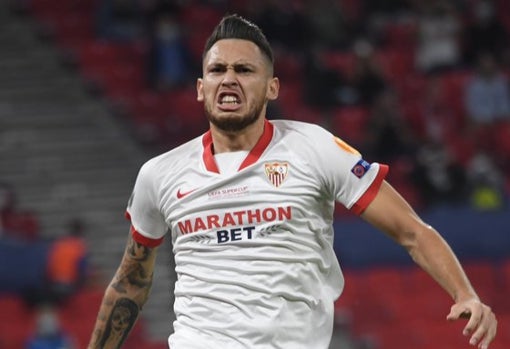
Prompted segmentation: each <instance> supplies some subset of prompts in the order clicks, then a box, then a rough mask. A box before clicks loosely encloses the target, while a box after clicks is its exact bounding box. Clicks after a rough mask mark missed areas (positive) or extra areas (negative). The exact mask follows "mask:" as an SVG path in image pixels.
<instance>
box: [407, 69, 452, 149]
mask: <svg viewBox="0 0 510 349" xmlns="http://www.w3.org/2000/svg"><path fill="white" fill-rule="evenodd" d="M447 96H448V95H447V93H446V91H444V88H443V84H442V80H441V78H440V76H429V77H427V78H426V86H425V91H424V92H423V95H422V96H421V97H422V98H421V99H420V103H419V110H417V112H418V113H419V114H420V115H419V116H418V117H419V118H420V121H421V123H422V124H421V125H419V127H420V128H421V130H422V132H423V134H422V136H423V138H424V139H425V141H427V142H428V141H432V142H436V143H445V144H446V143H448V141H449V139H450V137H451V136H452V134H455V133H457V134H458V132H459V126H460V125H459V121H458V116H457V115H456V113H455V110H454V108H453V107H452V106H451V104H450V102H449V101H448V100H447ZM413 117H416V115H415V116H413ZM417 126H418V125H417Z"/></svg>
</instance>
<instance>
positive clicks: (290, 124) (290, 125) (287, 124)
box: [271, 119, 327, 136]
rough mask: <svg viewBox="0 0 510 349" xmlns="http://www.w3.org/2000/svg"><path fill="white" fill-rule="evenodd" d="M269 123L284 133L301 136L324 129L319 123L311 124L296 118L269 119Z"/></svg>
mask: <svg viewBox="0 0 510 349" xmlns="http://www.w3.org/2000/svg"><path fill="white" fill-rule="evenodd" d="M271 123H272V124H273V125H274V126H275V128H276V129H277V130H279V131H280V132H282V133H284V134H296V135H302V136H314V135H317V134H324V132H327V131H326V129H325V128H324V127H322V126H320V125H317V124H312V123H309V122H304V121H297V120H285V119H278V120H271Z"/></svg>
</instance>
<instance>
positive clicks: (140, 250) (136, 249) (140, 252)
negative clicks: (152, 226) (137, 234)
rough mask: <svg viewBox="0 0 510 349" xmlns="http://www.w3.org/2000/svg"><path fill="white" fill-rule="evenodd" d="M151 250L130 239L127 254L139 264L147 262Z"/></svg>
mask: <svg viewBox="0 0 510 349" xmlns="http://www.w3.org/2000/svg"><path fill="white" fill-rule="evenodd" d="M149 252H150V249H149V248H148V247H147V246H144V245H142V244H140V243H138V242H136V241H134V240H133V239H132V238H130V239H129V243H128V246H127V253H128V254H129V256H130V257H131V258H132V259H134V260H137V261H139V262H143V261H146V260H147V258H148V257H149Z"/></svg>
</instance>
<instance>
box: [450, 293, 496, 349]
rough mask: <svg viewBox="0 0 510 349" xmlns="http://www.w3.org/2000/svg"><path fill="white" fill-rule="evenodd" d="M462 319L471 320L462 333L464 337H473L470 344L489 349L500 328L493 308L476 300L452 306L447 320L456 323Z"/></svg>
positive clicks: (481, 348)
mask: <svg viewBox="0 0 510 349" xmlns="http://www.w3.org/2000/svg"><path fill="white" fill-rule="evenodd" d="M460 318H467V319H469V320H468V323H467V325H466V327H464V330H463V332H462V333H463V334H464V336H471V338H470V339H469V344H471V345H473V346H475V345H478V348H480V349H488V348H489V344H490V342H492V340H493V339H494V337H495V336H496V331H497V327H498V321H497V320H496V316H495V315H494V313H493V312H492V310H491V308H490V307H488V306H487V305H485V304H483V303H482V302H480V301H479V300H478V299H476V298H473V299H469V300H466V301H460V302H457V303H455V304H454V305H453V306H452V308H451V311H450V314H448V316H447V317H446V319H447V320H450V321H454V320H458V319H460Z"/></svg>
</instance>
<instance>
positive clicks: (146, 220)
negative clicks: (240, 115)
mask: <svg viewBox="0 0 510 349" xmlns="http://www.w3.org/2000/svg"><path fill="white" fill-rule="evenodd" d="M387 171H388V168H387V166H386V165H380V164H377V163H372V164H370V163H368V162H366V161H364V160H363V159H362V158H361V155H360V154H359V153H358V152H357V151H356V150H354V149H353V148H351V147H350V146H348V145H347V144H346V143H344V142H343V141H342V140H340V139H339V138H337V137H335V136H333V135H332V134H331V133H329V132H328V131H326V130H325V129H323V128H322V127H319V126H317V125H312V124H307V123H303V122H297V121H288V120H285V121H284V120H276V121H267V120H266V121H265V126H264V133H263V135H262V136H261V138H260V140H259V141H258V143H257V144H256V145H255V147H254V148H253V149H252V150H251V151H250V152H249V153H248V154H247V155H246V158H245V159H244V161H243V162H242V163H241V165H240V166H239V168H238V169H237V171H230V172H229V173H228V174H222V173H220V171H219V170H218V166H217V164H216V162H215V159H214V154H213V149H212V138H211V134H210V132H208V133H206V134H204V135H203V136H201V137H198V138H195V139H193V140H191V141H190V142H188V143H185V144H183V145H181V146H180V147H177V148H175V149H173V150H171V151H169V152H167V153H164V154H162V155H159V156H157V157H155V158H153V159H151V160H149V161H148V162H146V163H145V164H144V165H143V166H142V168H141V169H140V172H139V174H138V178H137V180H136V183H135V187H134V191H133V195H132V197H131V200H130V203H129V205H128V209H127V215H128V217H129V218H130V219H131V224H132V232H133V236H134V238H135V240H136V241H138V242H140V243H143V244H145V245H147V246H157V245H158V244H159V243H160V242H161V241H162V239H163V236H164V235H165V234H166V233H167V232H168V231H169V232H171V236H172V243H173V251H174V254H175V263H176V272H177V277H178V279H177V282H176V284H175V303H174V310H175V314H176V321H175V324H174V329H175V331H174V333H173V334H172V335H171V336H170V338H169V344H170V348H171V349H210V348H227V349H237V348H250V349H257V348H260V349H262V348H271V349H276V348H282V349H289V348H292V349H300V348H303V349H326V348H328V345H329V341H330V338H331V334H332V328H333V312H334V308H333V303H334V301H335V300H336V299H337V297H338V296H339V295H340V293H341V291H342V288H343V283H344V281H343V276H342V272H341V269H340V266H339V264H338V261H337V257H336V255H335V252H334V250H333V227H332V224H333V213H334V204H335V201H338V202H340V203H341V204H343V205H345V206H346V207H347V208H349V209H351V210H353V211H354V212H356V213H358V214H359V213H361V212H362V211H363V210H364V209H365V208H366V206H367V205H368V204H369V203H370V202H371V200H372V199H373V198H374V197H375V195H376V193H377V191H378V189H379V187H380V184H381V182H382V180H383V179H384V177H385V175H386V173H387Z"/></svg>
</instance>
